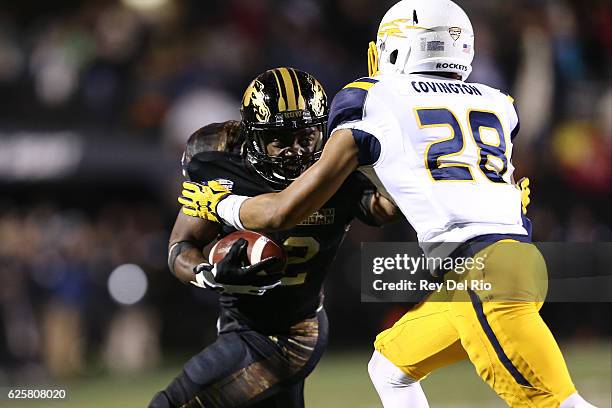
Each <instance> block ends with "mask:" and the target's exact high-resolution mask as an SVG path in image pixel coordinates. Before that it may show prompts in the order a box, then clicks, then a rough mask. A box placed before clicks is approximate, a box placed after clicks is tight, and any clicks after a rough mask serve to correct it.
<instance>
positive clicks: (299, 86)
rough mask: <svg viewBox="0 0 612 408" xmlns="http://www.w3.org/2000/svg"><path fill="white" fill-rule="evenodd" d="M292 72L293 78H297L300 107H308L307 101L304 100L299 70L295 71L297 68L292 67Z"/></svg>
mask: <svg viewBox="0 0 612 408" xmlns="http://www.w3.org/2000/svg"><path fill="white" fill-rule="evenodd" d="M291 73H292V74H293V78H294V79H295V84H296V86H297V89H298V100H297V104H298V109H306V101H305V100H304V96H303V95H302V86H301V85H300V81H299V79H298V76H297V72H295V69H293V68H291Z"/></svg>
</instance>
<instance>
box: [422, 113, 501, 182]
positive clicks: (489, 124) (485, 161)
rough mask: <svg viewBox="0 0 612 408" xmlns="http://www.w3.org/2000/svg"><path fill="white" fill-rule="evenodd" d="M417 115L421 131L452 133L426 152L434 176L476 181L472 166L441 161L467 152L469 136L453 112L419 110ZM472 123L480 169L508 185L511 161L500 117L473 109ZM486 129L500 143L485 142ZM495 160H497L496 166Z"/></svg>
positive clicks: (444, 179)
mask: <svg viewBox="0 0 612 408" xmlns="http://www.w3.org/2000/svg"><path fill="white" fill-rule="evenodd" d="M416 114H417V122H418V125H419V127H420V128H421V129H423V128H432V127H447V128H449V129H450V131H451V137H450V138H448V139H444V140H440V141H437V142H433V143H431V144H430V145H429V146H428V147H427V149H426V150H425V167H426V168H427V170H428V171H429V174H431V177H432V178H433V179H434V180H436V181H473V180H474V176H473V174H472V169H471V166H470V165H469V164H463V163H452V164H451V163H441V162H440V161H441V159H448V158H449V157H452V156H457V155H460V154H461V153H462V152H463V151H464V150H465V137H464V135H463V131H462V130H461V125H460V124H459V121H458V120H457V118H456V116H455V115H454V114H453V112H451V111H450V110H448V109H446V108H421V109H416ZM468 124H469V128H470V134H471V136H472V139H473V140H474V142H475V143H476V146H477V149H478V156H479V159H478V163H477V166H478V168H479V169H480V170H481V171H482V173H483V174H484V175H485V176H486V177H487V178H488V179H489V180H491V181H492V182H494V183H504V182H505V181H504V179H503V175H504V173H506V171H507V170H508V158H507V157H506V135H505V134H504V129H503V126H502V124H501V122H500V120H499V118H498V117H497V115H496V114H495V113H493V112H486V111H480V110H471V111H469V112H468ZM483 129H486V130H491V131H495V132H496V134H497V138H498V140H497V143H490V142H485V141H484V140H483V138H482V135H481V132H482V130H483ZM492 158H493V159H492ZM495 158H496V159H497V160H496V159H495ZM493 160H496V162H497V163H495V164H496V165H494V163H493Z"/></svg>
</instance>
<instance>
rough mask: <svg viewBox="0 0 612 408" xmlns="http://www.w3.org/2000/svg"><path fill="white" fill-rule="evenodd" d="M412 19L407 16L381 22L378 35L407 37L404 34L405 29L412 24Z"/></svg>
mask: <svg viewBox="0 0 612 408" xmlns="http://www.w3.org/2000/svg"><path fill="white" fill-rule="evenodd" d="M410 22H411V21H410V20H409V19H407V18H398V19H396V20H393V21H389V22H388V23H385V24H381V25H380V27H379V29H378V36H379V37H384V36H385V35H388V36H389V37H400V38H406V36H405V35H404V30H405V29H406V28H408V24H410Z"/></svg>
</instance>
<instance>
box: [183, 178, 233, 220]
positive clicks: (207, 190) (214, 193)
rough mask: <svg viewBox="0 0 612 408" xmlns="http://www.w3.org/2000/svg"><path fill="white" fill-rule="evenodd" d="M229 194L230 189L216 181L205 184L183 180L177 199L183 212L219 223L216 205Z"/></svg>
mask: <svg viewBox="0 0 612 408" xmlns="http://www.w3.org/2000/svg"><path fill="white" fill-rule="evenodd" d="M229 194H231V193H230V191H229V190H228V189H227V188H225V187H224V186H223V185H221V184H220V183H219V182H218V181H209V182H207V183H206V184H199V183H194V182H191V181H185V182H183V191H182V193H181V196H180V197H179V198H178V201H179V203H181V204H183V213H184V214H186V215H189V216H191V217H197V218H202V219H205V220H208V221H213V222H218V223H220V222H221V221H220V219H219V216H218V214H217V206H218V205H219V203H220V202H221V200H223V199H224V198H227V196H228V195H229Z"/></svg>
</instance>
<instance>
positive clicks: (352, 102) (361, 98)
mask: <svg viewBox="0 0 612 408" xmlns="http://www.w3.org/2000/svg"><path fill="white" fill-rule="evenodd" d="M367 95H368V91H366V90H365V89H359V88H344V89H342V90H341V91H340V92H338V93H337V94H336V96H335V97H334V100H333V101H332V104H331V108H330V110H329V121H328V126H327V129H328V131H329V132H330V134H329V135H327V138H326V140H327V139H328V138H329V136H330V135H331V132H332V131H333V130H334V129H336V128H337V127H338V126H340V125H342V124H343V123H346V122H352V121H355V120H361V119H363V107H364V105H365V100H366V96H367Z"/></svg>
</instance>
